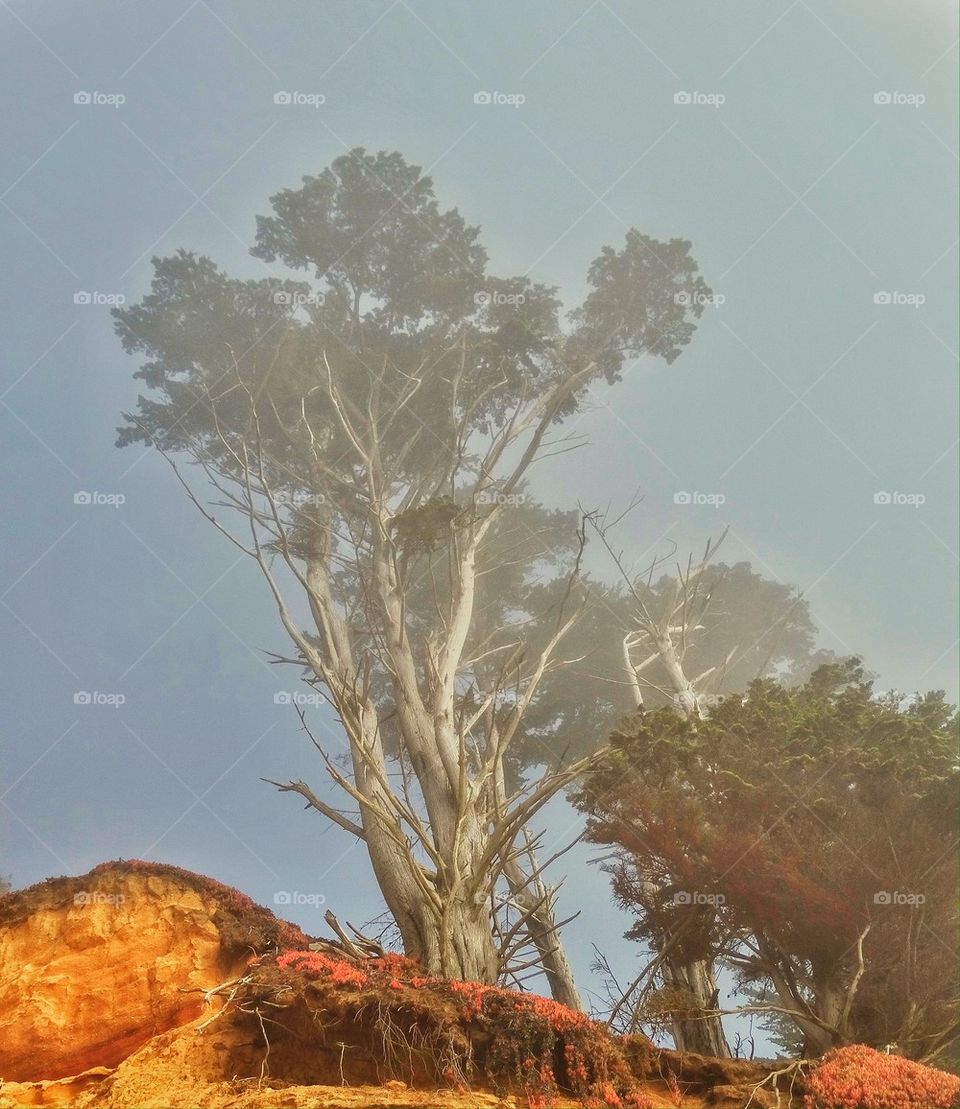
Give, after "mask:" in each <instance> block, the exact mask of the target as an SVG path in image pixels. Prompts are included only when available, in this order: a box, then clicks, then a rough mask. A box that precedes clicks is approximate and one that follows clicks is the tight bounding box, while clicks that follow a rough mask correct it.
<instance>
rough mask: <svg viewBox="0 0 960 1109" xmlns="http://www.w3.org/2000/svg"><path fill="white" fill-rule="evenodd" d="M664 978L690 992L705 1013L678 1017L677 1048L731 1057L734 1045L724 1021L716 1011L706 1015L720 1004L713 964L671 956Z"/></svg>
mask: <svg viewBox="0 0 960 1109" xmlns="http://www.w3.org/2000/svg"><path fill="white" fill-rule="evenodd" d="M663 979H664V982H665V984H666V985H668V986H673V987H674V988H676V989H678V990H682V991H683V992H684V993H685V994H687V995H688V996H689V997H690V999H691V1007H692V1008H695V1009H698V1010H700V1012H701V1013H702V1014H703V1015H701V1016H694V1017H675V1018H674V1020H673V1022H672V1024H673V1039H674V1043H675V1044H676V1047H677V1051H693V1052H696V1053H697V1054H698V1055H713V1056H718V1057H720V1058H728V1057H729V1055H730V1048H729V1046H728V1044H727V1040H726V1037H725V1036H724V1033H723V1022H722V1021H721V1019H720V1017H719V1016H717V1015H716V1014H713V1013H711V1015H709V1016H707V1015H706V1014H707V1013H709V1012H710V1011H711V1010H713V1009H716V1008H717V986H716V983H715V981H714V978H713V968H712V966H711V964H710V963H708V962H705V961H703V960H697V961H696V962H683V961H679V960H676V959H670V958H668V959H667V961H666V963H665V964H664V968H663Z"/></svg>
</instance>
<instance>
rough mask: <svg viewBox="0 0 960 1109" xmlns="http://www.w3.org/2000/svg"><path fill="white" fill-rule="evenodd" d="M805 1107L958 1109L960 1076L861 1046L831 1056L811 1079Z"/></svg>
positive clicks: (826, 1108)
mask: <svg viewBox="0 0 960 1109" xmlns="http://www.w3.org/2000/svg"><path fill="white" fill-rule="evenodd" d="M804 1105H805V1106H806V1109H956V1107H957V1106H958V1105H960V1078H958V1077H957V1076H956V1075H953V1074H947V1073H946V1072H945V1071H940V1070H934V1068H933V1067H925V1066H923V1065H922V1064H921V1063H914V1062H911V1061H910V1060H909V1059H904V1058H902V1057H901V1056H899V1055H884V1054H882V1053H881V1052H879V1051H874V1050H873V1049H872V1048H869V1047H866V1046H864V1045H863V1044H854V1045H853V1046H850V1047H842V1048H840V1049H838V1050H837V1051H834V1052H831V1053H830V1054H829V1055H827V1056H826V1057H825V1058H824V1059H823V1061H822V1062H821V1063H820V1065H819V1066H818V1067H817V1068H816V1070H814V1071H813V1073H812V1074H811V1075H810V1077H809V1078H808V1080H807V1093H806V1095H805V1098H804Z"/></svg>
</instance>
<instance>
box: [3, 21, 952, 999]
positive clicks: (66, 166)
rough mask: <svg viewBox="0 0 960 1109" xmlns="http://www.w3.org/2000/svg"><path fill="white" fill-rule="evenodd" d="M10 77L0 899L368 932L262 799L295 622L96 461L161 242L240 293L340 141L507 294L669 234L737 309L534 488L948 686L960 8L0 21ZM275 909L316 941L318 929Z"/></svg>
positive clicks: (619, 390)
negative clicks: (765, 588) (198, 886)
mask: <svg viewBox="0 0 960 1109" xmlns="http://www.w3.org/2000/svg"><path fill="white" fill-rule="evenodd" d="M0 51H2V67H0V72H2V78H0V79H2V81H3V82H4V84H5V85H6V90H5V92H6V97H5V98H6V102H7V104H8V111H7V112H6V113H5V114H4V119H3V121H2V123H0V128H2V134H0V139H2V141H0V149H2V151H3V167H2V176H0V242H2V250H3V257H4V259H5V261H6V264H5V266H4V267H3V270H2V273H0V293H2V303H3V306H4V310H5V311H4V317H5V328H4V330H5V340H6V342H5V358H4V360H3V362H4V364H3V376H2V383H0V437H2V439H0V441H2V445H3V451H4V455H5V462H6V472H7V474H8V480H7V482H6V483H5V487H4V502H5V504H4V520H5V523H6V533H5V541H4V544H3V547H2V550H0V563H2V565H0V575H2V577H0V582H2V584H0V592H2V607H0V637H2V642H3V644H4V648H5V650H4V655H5V658H6V661H5V663H4V666H3V669H2V674H0V699H2V705H3V716H2V737H3V740H2V742H3V747H2V762H0V829H2V844H3V847H2V856H0V870H2V871H4V872H8V873H10V874H11V875H12V877H13V880H14V882H15V884H17V885H25V884H28V883H30V882H33V881H36V880H38V879H40V878H43V877H45V876H47V875H49V874H56V873H66V872H71V873H76V872H82V871H84V870H86V869H88V868H89V867H91V866H93V865H94V864H95V863H97V862H99V861H101V860H103V859H105V858H113V857H119V856H123V857H151V858H161V859H166V860H169V861H173V862H176V863H179V864H181V865H184V866H187V867H191V868H193V869H196V870H200V871H203V872H205V873H208V874H211V875H214V876H216V877H218V878H220V879H221V880H223V881H226V882H229V883H232V884H234V885H237V886H239V887H241V888H242V889H244V890H245V891H247V892H249V893H250V894H252V895H253V896H254V897H256V898H257V899H259V900H262V901H264V902H267V903H270V902H271V901H272V899H273V895H274V893H275V892H276V891H277V890H299V891H303V892H313V893H319V894H322V895H323V896H324V897H325V898H326V904H327V905H328V906H329V907H332V908H333V909H334V910H335V911H336V912H338V914H340V915H342V916H346V917H349V918H350V919H353V920H355V921H358V922H359V921H360V920H363V919H364V918H366V917H368V916H370V915H373V914H374V913H375V912H376V911H378V900H377V896H376V891H375V888H374V886H373V884H372V882H371V880H370V877H369V874H368V870H367V867H366V862H365V859H364V856H363V852H362V849H361V848H359V847H358V846H356V845H355V844H354V843H352V841H351V840H350V839H349V837H348V836H346V835H345V834H344V833H341V832H339V831H337V830H333V829H329V828H325V827H324V826H323V825H322V823H321V821H320V820H319V818H317V817H316V815H315V814H310V813H304V812H301V811H300V810H299V808H298V806H297V805H296V803H295V802H294V801H293V800H292V799H291V798H290V797H287V796H280V795H278V794H276V793H275V792H274V791H272V790H271V789H270V787H268V786H265V785H263V784H262V783H261V782H260V781H259V779H260V777H261V776H272V777H280V776H283V777H295V776H303V777H304V778H306V779H307V780H310V781H313V782H317V783H319V781H320V780H321V773H320V770H319V769H318V767H317V764H316V761H315V759H313V758H312V757H311V752H310V750H309V749H308V748H309V745H308V744H307V742H306V740H305V739H304V737H303V736H302V735H300V734H299V733H298V731H297V728H296V721H295V720H294V719H293V718H292V716H291V713H290V710H289V709H286V710H285V709H284V708H283V707H282V706H277V705H275V704H274V700H273V698H274V694H275V693H276V692H277V691H278V690H279V689H285V688H292V676H284V675H278V672H277V670H276V669H275V668H271V667H268V666H267V665H266V664H265V662H264V658H263V655H262V653H261V652H262V651H263V650H270V649H275V650H282V649H283V647H284V646H285V645H284V643H283V639H282V635H281V631H280V629H279V626H278V625H277V623H276V620H275V618H274V613H273V611H272V607H271V605H270V603H269V601H268V598H267V597H266V596H265V594H264V591H263V589H262V586H261V583H260V581H259V579H258V578H257V577H256V574H255V569H254V568H253V567H251V566H247V565H245V564H244V563H242V562H240V561H238V555H237V553H236V552H235V551H234V550H232V549H230V548H229V547H228V546H227V545H226V544H225V543H224V542H223V541H222V540H221V539H220V538H219V537H218V536H217V535H216V534H215V533H214V532H213V531H212V530H211V529H209V527H208V526H207V525H206V524H205V523H204V522H203V520H202V519H200V518H199V516H198V515H197V514H196V512H195V510H194V509H192V507H191V506H190V505H189V504H188V503H187V501H186V500H185V498H184V497H183V495H182V493H181V491H180V490H179V488H178V487H177V486H176V484H175V482H174V481H173V479H172V477H171V474H170V472H169V470H168V469H167V467H166V466H165V465H164V464H163V462H162V461H161V460H160V459H159V458H158V457H157V456H156V455H154V454H150V453H144V452H142V451H141V450H140V449H139V448H128V449H127V450H125V451H122V452H121V451H117V450H116V449H115V448H114V447H113V439H114V428H115V427H116V425H117V424H118V423H119V414H120V412H121V411H122V410H123V409H124V408H129V407H130V406H131V404H132V403H133V402H134V400H135V397H136V392H137V390H136V383H134V382H133V381H132V378H131V374H132V372H133V370H134V369H135V364H134V362H133V361H132V360H131V359H129V358H127V357H126V356H125V355H124V354H123V352H122V351H121V349H120V347H119V344H118V343H117V341H116V339H115V337H114V336H113V333H112V328H111V321H110V318H109V309H108V302H109V301H110V300H111V299H116V298H119V297H123V298H126V301H127V302H130V301H133V300H135V299H137V298H138V297H139V296H141V295H142V294H143V292H144V291H145V289H146V287H147V285H148V283H149V279H150V273H151V270H150V257H151V255H152V254H166V253H171V252H172V251H174V250H175V249H176V248H178V247H181V246H184V247H189V248H192V249H195V250H197V251H201V252H203V253H207V254H209V255H210V256H211V257H213V258H214V259H215V260H216V261H217V262H218V263H220V264H221V265H223V266H224V267H225V268H226V269H228V270H230V271H231V272H234V273H237V274H246V275H250V276H258V275H261V274H262V273H263V272H264V270H263V263H261V262H258V261H257V260H256V259H253V258H250V257H249V255H248V253H247V249H248V247H249V245H250V244H251V243H252V240H253V232H254V217H255V215H256V214H257V213H263V212H265V211H266V210H267V207H268V202H267V198H268V197H269V196H270V195H271V194H273V193H274V192H276V191H277V190H278V189H280V188H283V187H289V186H293V185H295V184H296V183H297V182H298V180H299V178H300V177H301V176H302V175H304V174H307V173H314V172H316V171H318V170H319V169H321V168H322V167H324V166H325V165H327V164H328V163H329V162H330V161H332V159H334V158H335V157H337V156H338V155H339V154H341V153H343V152H344V151H345V150H347V149H350V148H351V147H354V146H365V147H368V148H370V149H380V148H387V149H397V150H400V151H401V152H402V153H403V154H404V155H405V156H406V157H407V158H408V159H409V160H411V161H413V162H416V163H418V164H421V165H423V166H426V167H429V168H430V171H431V173H432V175H433V177H434V179H435V182H436V189H437V192H438V195H439V197H440V200H441V203H442V204H444V205H445V206H450V205H456V206H458V207H459V208H460V209H461V211H462V212H463V214H464V215H465V217H466V218H467V219H468V221H470V222H471V223H478V224H480V225H481V226H482V227H483V238H484V241H485V243H486V245H487V247H488V250H489V252H490V255H491V269H492V270H493V271H494V272H499V273H503V274H512V273H524V272H528V273H529V274H530V276H531V277H532V278H534V279H535V280H540V281H544V282H546V283H548V284H556V285H559V286H560V290H561V295H562V296H563V298H564V299H565V301H567V302H568V303H569V304H570V305H573V304H575V303H576V301H577V300H578V299H579V298H580V297H581V296H582V294H583V291H584V276H585V271H586V267H587V265H588V264H589V262H590V260H591V259H592V258H593V257H594V256H595V255H596V254H597V252H598V250H599V248H600V247H601V246H602V245H604V244H607V243H609V244H612V245H615V246H618V245H620V244H621V243H622V240H623V236H624V234H625V231H626V229H627V228H628V227H629V226H636V227H638V228H639V229H640V230H641V231H643V232H646V233H649V234H651V235H654V236H657V237H659V238H670V237H673V236H681V237H685V238H689V239H691V240H692V242H693V253H694V256H695V257H696V258H697V259H698V260H699V262H700V265H701V268H702V270H703V273H704V275H705V277H706V279H707V281H708V282H709V283H710V285H711V286H712V287H713V289H714V290H715V292H716V293H718V294H720V297H722V303H719V304H718V305H717V306H716V307H712V308H710V309H708V310H707V312H706V313H705V315H704V317H703V319H702V321H701V325H700V328H699V330H698V333H697V335H696V337H695V340H694V342H693V343H692V344H691V346H690V347H689V348H688V350H687V352H686V353H684V355H683V356H682V357H681V358H680V360H679V361H678V362H676V363H675V364H674V366H672V367H666V366H663V365H659V364H657V365H651V364H647V363H644V364H640V365H637V366H636V367H633V368H631V369H630V371H629V372H628V373H627V374H626V376H625V380H624V381H623V382H622V383H621V384H619V385H617V386H616V387H614V388H613V389H611V390H610V391H609V392H606V391H605V390H600V391H599V393H598V398H597V400H596V403H595V404H594V406H593V408H592V410H591V411H590V412H588V413H586V414H585V415H584V416H583V417H582V419H581V421H580V423H579V425H578V430H581V431H585V432H587V433H589V435H590V437H591V440H592V443H591V445H590V446H588V447H586V448H585V449H584V450H583V451H582V452H580V453H579V454H577V455H570V456H566V457H565V458H561V459H559V460H557V461H556V463H555V464H552V465H551V468H550V469H549V471H544V472H543V473H542V474H541V476H540V479H539V486H538V492H540V494H541V495H542V496H543V497H544V499H545V500H547V501H548V502H553V503H557V504H560V505H564V506H572V505H574V504H575V503H576V502H577V501H578V500H579V501H582V502H584V503H605V502H606V501H607V500H609V499H611V498H612V499H613V500H614V501H616V500H617V498H625V497H627V496H629V495H630V493H632V491H633V490H634V489H637V488H639V489H640V491H641V492H642V493H643V496H644V500H643V502H642V505H641V507H640V510H639V511H638V512H637V513H635V514H634V516H633V517H632V522H631V531H630V533H629V534H628V535H626V536H625V537H624V541H625V543H626V544H627V546H628V548H629V549H631V550H633V551H635V552H636V553H637V555H638V556H639V554H640V552H642V551H645V550H647V549H649V548H656V547H657V545H658V544H660V545H662V544H663V543H664V542H666V541H668V540H675V541H676V542H678V543H679V544H680V546H681V549H688V548H690V549H698V548H699V547H701V546H702V544H703V542H704V540H705V539H706V538H707V536H709V535H711V534H712V535H716V534H717V533H718V532H719V530H720V528H721V527H722V526H725V525H729V526H730V528H731V533H730V537H729V539H728V540H727V546H726V547H725V551H724V554H725V557H726V559H727V560H728V561H729V560H733V559H741V558H742V559H746V560H748V561H750V562H752V563H753V564H754V566H755V567H756V568H757V569H759V570H761V571H763V572H764V573H766V574H767V575H769V576H771V577H776V578H778V579H780V580H783V581H786V582H790V583H793V584H796V585H798V586H799V587H801V588H802V589H804V590H805V591H806V592H807V596H808V598H809V601H810V605H811V609H812V611H813V614H814V617H815V618H816V620H817V622H818V624H819V626H820V628H821V632H822V642H823V644H824V645H825V646H827V647H831V648H833V649H834V650H837V651H841V652H844V651H857V652H861V653H863V654H864V656H865V657H866V659H867V662H868V664H869V665H870V666H871V668H872V669H874V670H875V671H876V672H877V673H878V674H879V676H880V680H881V683H882V684H884V685H887V686H896V687H898V688H901V689H905V690H912V689H914V688H919V687H922V688H929V687H935V688H946V689H947V690H948V691H949V693H950V695H951V696H953V697H956V692H957V690H956V678H955V674H956V624H957V599H956V588H955V586H956V577H957V573H956V571H957V567H956V553H955V552H956V532H957V518H956V504H957V495H956V494H957V489H956V479H955V474H956V443H957V436H956V411H957V406H956V380H957V376H956V354H955V352H956V350H957V322H956V303H957V287H956V267H957V253H956V249H957V231H956V213H955V203H954V196H955V192H956V176H957V168H956V153H955V149H954V146H955V131H956V118H955V104H956V15H955V12H954V10H953V5H950V4H947V3H940V2H939V0H938V2H933V0H921V2H915V3H909V4H908V3H906V2H870V3H867V2H863V0H850V2H848V3H845V4H843V5H834V4H828V3H826V2H825V0H811V2H806V0H796V2H789V0H732V2H728V3H725V4H722V5H719V4H715V3H710V2H687V3H683V4H669V5H667V4H657V3H650V2H647V0H634V2H632V3H627V2H625V0H597V2H590V0H551V2H550V3H546V2H544V0H519V2H508V0H493V2H489V3H483V4H468V3H462V2H459V0H455V2H450V0H446V2H445V0H396V2H393V0H369V2H368V0H350V2H348V0H316V2H313V3H307V2H306V0H276V2H273V3H271V4H269V5H263V4H256V3H252V2H248V0H229V2H228V0H197V2H194V3H190V2H189V0H177V2H173V0H167V2H164V3H159V4H153V5H133V4H122V3H118V2H107V0H72V2H48V0H31V2H24V0H6V2H4V0H0ZM280 92H287V93H290V94H291V96H290V99H291V100H293V101H300V102H299V103H298V102H294V103H289V104H283V103H275V95H276V94H277V93H280ZM481 92H489V93H502V94H505V95H506V96H507V97H508V98H509V97H512V98H513V100H514V101H516V100H518V99H520V98H523V102H522V103H520V104H519V105H515V104H511V103H490V104H482V103H480V104H478V103H475V99H474V98H475V95H476V94H477V93H481ZM78 94H88V96H87V97H86V99H89V101H90V102H89V103H83V102H80V103H76V102H75V99H76V98H78ZM294 94H299V95H294ZM84 99H85V97H84V96H82V95H81V96H79V100H80V101H83V100H84ZM121 99H122V102H120V101H121ZM281 99H283V98H281ZM321 99H322V103H319V104H317V102H318V101H320V100H321ZM492 99H494V100H496V99H497V98H495V97H493V98H492ZM311 101H312V102H313V103H311ZM687 101H689V102H687ZM315 104H316V106H315ZM78 294H87V297H84V296H82V295H81V296H79V297H78ZM84 299H89V300H90V302H91V303H77V300H80V301H83V300H84ZM718 299H720V298H718ZM680 491H687V492H703V493H712V494H722V496H723V497H724V498H725V499H724V503H723V504H722V506H721V507H720V508H711V507H706V506H702V507H697V506H683V505H677V504H676V503H675V501H674V497H675V494H676V493H677V492H680ZM79 492H86V493H90V494H91V495H92V494H102V495H103V496H101V497H94V496H91V500H92V501H94V502H97V501H100V502H103V500H104V497H105V498H106V499H107V500H112V502H117V501H118V500H119V499H120V498H123V501H122V503H121V504H119V505H118V504H116V503H90V504H75V503H74V498H75V495H76V494H77V493H79ZM878 494H890V497H889V500H890V502H891V503H878V500H879V501H880V502H883V501H884V500H885V498H884V497H883V496H882V495H881V496H879V498H878ZM898 495H899V496H898ZM921 498H922V503H919V504H917V503H916V502H918V501H920V500H921ZM80 691H85V692H90V693H101V694H107V695H109V696H110V697H112V700H113V701H114V702H115V701H117V700H118V699H119V697H123V698H124V700H123V703H122V704H120V705H117V704H106V703H104V704H90V705H76V704H75V703H74V696H75V694H76V693H78V692H80ZM319 726H321V727H322V726H325V722H323V721H320V722H319ZM550 825H551V834H554V833H555V835H556V837H557V839H559V837H560V836H561V834H562V832H563V831H564V830H566V829H571V830H572V829H573V828H574V826H575V821H574V818H573V816H572V815H571V814H570V812H569V810H566V809H565V807H564V806H562V805H558V806H556V807H555V809H554V811H553V812H552V813H551V814H550ZM587 855H588V852H586V851H583V852H581V853H580V855H571V856H567V859H566V861H567V863H568V865H569V866H570V869H571V875H570V879H569V881H568V884H567V886H566V887H565V892H564V905H563V907H564V908H567V909H569V910H570V911H573V910H574V909H576V908H577V907H580V906H583V905H587V906H593V905H596V904H597V903H598V902H602V901H603V900H604V899H605V898H606V896H607V885H606V880H605V878H604V877H603V875H602V874H600V873H598V871H597V868H596V867H586V868H585V867H583V866H582V863H583V860H584V858H585V857H586V856H587ZM291 915H292V916H296V918H297V919H298V920H299V921H300V923H302V924H303V925H304V926H305V927H307V928H308V929H309V928H313V929H314V930H319V928H320V922H319V917H320V915H321V913H320V911H319V910H316V909H310V908H303V909H302V910H298V911H297V912H292V913H291ZM585 918H586V919H585ZM624 927H625V921H624V918H622V917H621V916H619V915H618V914H617V913H615V912H614V911H613V910H611V911H610V912H604V913H602V914H601V913H596V912H595V911H590V912H588V913H586V914H584V917H581V918H580V919H579V920H578V921H577V922H576V923H575V924H574V925H573V926H571V928H570V929H569V938H570V940H571V943H572V946H573V957H574V961H575V963H576V966H577V969H578V971H579V972H580V975H581V978H582V980H583V981H584V983H586V982H587V980H588V977H589V975H588V966H589V963H590V961H591V957H592V952H591V948H590V945H591V943H598V944H599V945H601V946H603V947H605V948H608V949H609V950H610V951H611V952H613V953H614V956H615V959H616V960H617V961H618V965H619V966H620V967H621V968H623V973H624V975H625V976H628V975H629V970H630V968H631V966H632V965H633V962H632V960H633V959H634V952H632V951H631V950H630V947H629V945H627V944H625V943H623V942H622V941H621V940H620V939H619V937H620V934H621V933H622V931H623V929H624Z"/></svg>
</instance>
